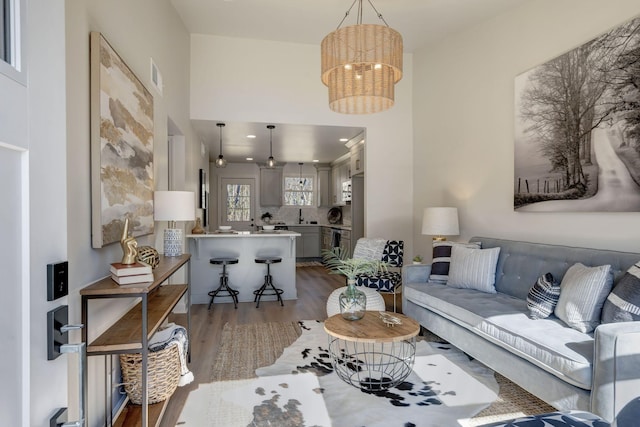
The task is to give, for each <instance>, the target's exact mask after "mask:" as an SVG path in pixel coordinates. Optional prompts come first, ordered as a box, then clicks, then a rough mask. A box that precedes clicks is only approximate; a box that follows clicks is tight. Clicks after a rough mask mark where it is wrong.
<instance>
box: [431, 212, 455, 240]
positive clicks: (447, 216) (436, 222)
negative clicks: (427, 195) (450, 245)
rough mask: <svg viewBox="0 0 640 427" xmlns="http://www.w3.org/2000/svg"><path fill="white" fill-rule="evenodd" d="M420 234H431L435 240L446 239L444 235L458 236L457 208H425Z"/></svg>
mask: <svg viewBox="0 0 640 427" xmlns="http://www.w3.org/2000/svg"><path fill="white" fill-rule="evenodd" d="M422 234H426V235H428V236H433V240H435V241H443V240H447V238H446V237H445V236H458V235H459V234H460V229H459V227H458V208H449V207H435V208H425V209H424V213H423V215H422Z"/></svg>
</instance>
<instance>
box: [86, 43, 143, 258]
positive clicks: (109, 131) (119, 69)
mask: <svg viewBox="0 0 640 427" xmlns="http://www.w3.org/2000/svg"><path fill="white" fill-rule="evenodd" d="M153 188H154V187H153V97H152V96H151V93H150V92H149V91H148V90H147V89H146V88H145V87H144V85H143V84H142V83H141V82H140V80H139V79H138V78H137V77H136V76H135V74H134V73H133V72H132V71H131V69H129V67H128V66H127V65H126V64H125V62H124V61H123V60H122V58H120V56H119V55H118V54H117V53H116V51H115V50H114V49H113V48H112V47H111V46H110V45H109V43H108V42H107V40H106V39H105V38H104V37H103V36H102V34H100V33H98V32H92V33H91V208H92V214H91V216H92V244H93V247H94V248H101V247H103V246H104V245H107V244H110V243H114V242H119V241H120V237H121V236H120V234H121V233H122V228H123V226H124V221H125V218H129V223H130V230H131V234H132V235H133V236H134V237H137V236H142V235H145V234H150V233H153V226H154V223H153Z"/></svg>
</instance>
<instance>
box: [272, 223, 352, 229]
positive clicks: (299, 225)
mask: <svg viewBox="0 0 640 427" xmlns="http://www.w3.org/2000/svg"><path fill="white" fill-rule="evenodd" d="M278 225H280V226H285V227H329V228H339V229H341V230H351V226H350V225H345V224H278Z"/></svg>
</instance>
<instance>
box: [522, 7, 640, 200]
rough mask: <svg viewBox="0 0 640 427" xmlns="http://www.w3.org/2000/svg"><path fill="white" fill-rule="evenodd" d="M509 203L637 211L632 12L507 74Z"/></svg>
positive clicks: (639, 132)
mask: <svg viewBox="0 0 640 427" xmlns="http://www.w3.org/2000/svg"><path fill="white" fill-rule="evenodd" d="M514 160H515V171H514V172H515V173H514V209H515V210H517V211H539V212H631V211H640V18H636V19H634V20H632V21H629V22H627V23H625V24H623V25H621V26H619V27H616V28H614V29H613V30H611V31H609V32H607V33H605V34H603V35H601V36H599V37H597V38H595V39H593V40H591V41H589V42H587V43H585V44H583V45H581V46H579V47H577V48H575V49H573V50H571V51H569V52H567V53H565V54H563V55H561V56H558V57H557V58H554V59H552V60H550V61H549V62H546V63H544V64H542V65H539V66H537V67H535V68H533V69H531V70H529V71H527V72H525V73H523V74H521V75H519V76H517V77H516V79H515V159H514Z"/></svg>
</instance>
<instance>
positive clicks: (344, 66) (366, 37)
mask: <svg viewBox="0 0 640 427" xmlns="http://www.w3.org/2000/svg"><path fill="white" fill-rule="evenodd" d="M321 51H322V83H324V84H325V85H326V86H327V87H328V88H329V108H331V110H333V111H336V112H338V113H345V114H370V113H377V112H380V111H384V110H386V109H388V108H391V107H392V106H393V104H394V85H395V84H396V83H397V82H398V81H400V79H401V78H402V36H401V35H400V33H399V32H397V31H396V30H394V29H393V28H390V27H388V26H384V25H374V24H357V25H350V26H347V27H343V28H338V29H337V30H335V31H334V32H332V33H331V34H329V35H327V36H326V37H325V38H324V40H322V46H321Z"/></svg>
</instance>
